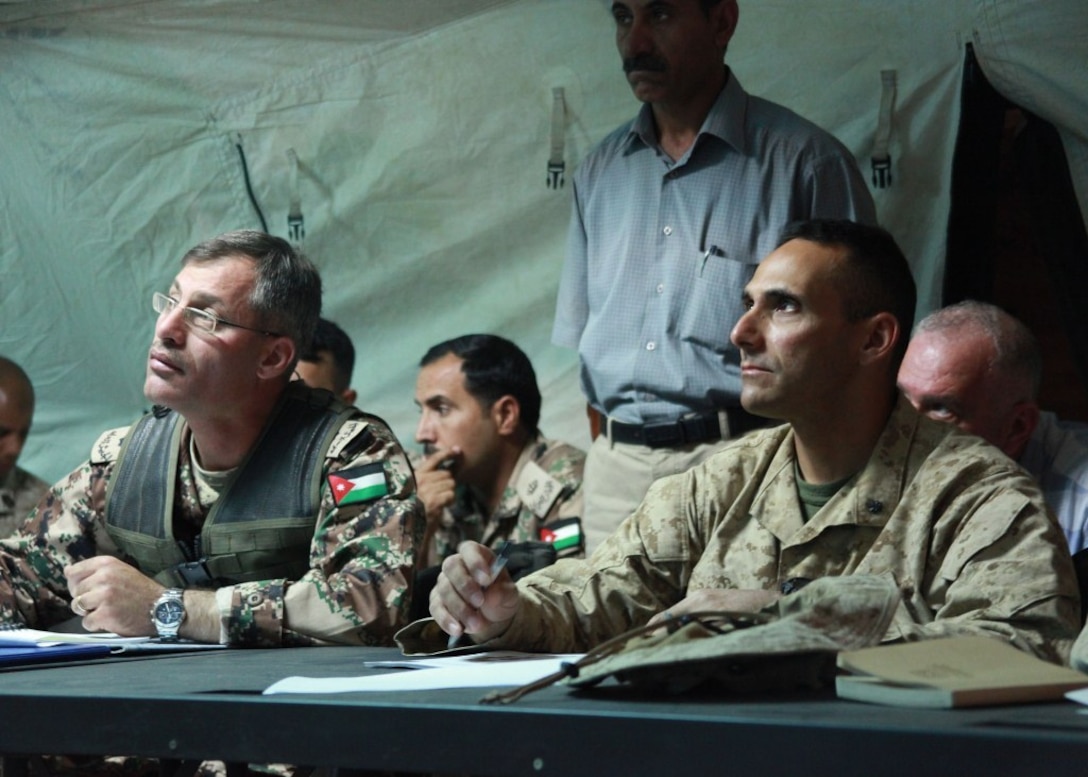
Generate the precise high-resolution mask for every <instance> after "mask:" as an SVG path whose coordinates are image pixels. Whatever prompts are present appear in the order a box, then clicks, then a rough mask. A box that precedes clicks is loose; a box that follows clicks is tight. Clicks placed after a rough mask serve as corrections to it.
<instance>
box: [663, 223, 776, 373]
mask: <svg viewBox="0 0 1088 777" xmlns="http://www.w3.org/2000/svg"><path fill="white" fill-rule="evenodd" d="M758 264H759V260H758V259H750V258H748V257H747V256H745V257H741V256H740V252H738V251H734V250H731V249H730V248H726V247H724V244H722V243H715V242H713V241H710V240H708V241H707V243H706V245H705V246H704V247H703V248H701V249H700V250H699V251H698V252H697V253H696V254H695V256H693V257H692V264H691V267H690V269H689V273H688V277H689V279H690V280H689V292H688V294H687V296H686V298H685V299H684V302H683V304H682V305H681V306H680V309H679V315H678V318H677V333H678V334H679V336H680V339H681V340H682V341H683V342H685V343H688V344H690V345H693V346H696V347H699V348H707V349H710V350H712V351H714V352H716V353H725V352H726V351H729V350H732V348H733V346H732V345H731V343H730V341H729V335H730V332H732V330H733V326H734V325H735V324H736V323H737V321H738V320H739V319H740V317H741V314H743V312H744V305H743V303H742V301H741V295H742V294H743V292H744V287H745V286H747V285H748V281H750V280H751V279H752V275H753V274H754V273H755V271H756V266H757V265H758Z"/></svg>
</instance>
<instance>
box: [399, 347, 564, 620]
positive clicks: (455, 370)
mask: <svg viewBox="0 0 1088 777" xmlns="http://www.w3.org/2000/svg"><path fill="white" fill-rule="evenodd" d="M420 367H421V369H420V372H419V377H418V378H417V380H416V404H417V405H419V411H420V419H419V426H418V427H417V429H416V441H417V442H420V443H422V444H423V446H424V457H423V458H422V460H421V461H419V462H417V463H416V478H417V480H418V481H419V498H420V499H421V500H422V501H423V504H424V506H425V508H426V511H427V539H426V543H425V545H424V548H425V558H426V565H428V566H432V565H436V564H440V563H441V562H442V559H444V558H446V557H447V556H449V555H451V554H452V553H454V552H455V551H456V550H457V546H458V544H460V543H461V542H463V541H465V540H473V541H476V542H482V543H484V544H485V545H487V546H489V547H493V548H494V547H497V546H498V545H499V544H500V543H502V542H503V541H505V540H510V541H513V542H516V543H526V542H538V543H539V542H543V543H546V544H548V545H550V546H551V548H553V549H554V550H555V553H554V554H552V553H551V549H549V548H543V549H538V550H541V551H543V552H542V553H540V554H538V555H537V556H536V557H535V558H536V559H538V561H537V563H541V561H540V559H543V558H545V556H546V557H548V560H554V558H555V556H556V555H557V556H559V557H567V556H580V555H582V553H583V551H584V545H583V540H582V529H581V515H582V488H581V486H582V467H583V464H584V462H585V453H583V452H582V451H581V450H579V449H578V448H575V447H574V446H572V445H568V444H566V443H564V442H559V441H557V440H550V439H546V438H545V437H544V436H542V435H541V433H540V431H539V430H538V429H537V423H538V421H539V419H540V405H541V399H540V389H539V388H538V387H537V382H536V372H535V371H534V370H533V365H532V363H531V362H530V361H529V357H528V356H526V355H525V353H524V352H523V351H522V350H521V349H520V348H518V347H517V346H516V345H515V344H514V343H512V342H510V341H509V340H506V339H504V338H502V337H498V336H496V335H489V334H474V335H463V336H461V337H456V338H454V339H452V340H446V341H445V342H441V343H438V344H437V345H435V346H432V347H431V348H430V349H429V350H428V351H427V353H426V354H425V355H424V356H423V359H422V361H421V363H420ZM526 564H527V565H528V564H529V562H526ZM517 567H518V565H517V564H515V565H514V569H513V570H512V571H516V569H517ZM525 569H526V571H528V566H526V567H525ZM435 575H437V570H435ZM419 603H420V604H422V605H423V606H424V608H425V607H426V602H425V601H421V602H419ZM424 612H425V609H424Z"/></svg>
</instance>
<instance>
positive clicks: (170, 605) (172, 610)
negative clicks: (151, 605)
mask: <svg viewBox="0 0 1088 777" xmlns="http://www.w3.org/2000/svg"><path fill="white" fill-rule="evenodd" d="M183 617H185V607H184V606H182V604H181V602H175V601H168V602H160V603H159V604H158V605H156V606H155V620H157V621H158V622H159V623H161V624H162V625H163V626H174V625H176V624H179V623H181V619H182V618H183Z"/></svg>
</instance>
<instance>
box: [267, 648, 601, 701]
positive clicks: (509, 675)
mask: <svg viewBox="0 0 1088 777" xmlns="http://www.w3.org/2000/svg"><path fill="white" fill-rule="evenodd" d="M582 655H583V654H581V653H569V654H558V655H556V654H534V653H510V652H506V651H502V652H495V653H473V654H471V655H460V656H442V657H438V658H418V659H412V658H405V659H398V660H394V661H367V662H365V664H364V666H367V667H386V668H388V667H395V668H406V671H403V672H393V673H389V674H380V675H364V676H359V677H299V676H296V677H288V678H285V679H283V680H280V681H279V682H277V683H274V684H272V685H270V686H269V687H268V688H266V689H265V691H264V692H265V693H266V694H275V693H355V692H361V691H429V690H436V689H440V688H495V687H500V686H508V685H510V686H518V685H525V684H526V683H531V682H533V681H535V680H539V679H540V678H541V677H545V676H546V675H549V674H552V673H553V672H558V671H559V668H560V666H561V665H562V664H564V663H572V662H574V661H577V660H578V659H580V658H581V657H582ZM408 667H410V668H408Z"/></svg>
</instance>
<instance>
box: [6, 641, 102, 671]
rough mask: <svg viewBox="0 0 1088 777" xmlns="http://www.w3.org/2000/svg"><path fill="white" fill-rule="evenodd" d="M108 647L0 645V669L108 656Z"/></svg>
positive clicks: (91, 645) (97, 645)
mask: <svg viewBox="0 0 1088 777" xmlns="http://www.w3.org/2000/svg"><path fill="white" fill-rule="evenodd" d="M109 654H110V646H109V645H99V644H97V643H87V642H80V643H77V644H67V643H61V644H56V645H49V646H47V647H41V646H38V645H12V644H10V643H9V644H7V645H0V667H8V666H22V665H23V664H40V663H50V662H53V661H68V660H72V659H80V658H95V657H97V656H108V655H109Z"/></svg>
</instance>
